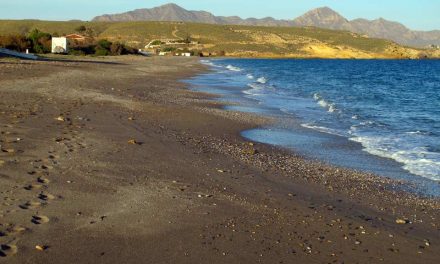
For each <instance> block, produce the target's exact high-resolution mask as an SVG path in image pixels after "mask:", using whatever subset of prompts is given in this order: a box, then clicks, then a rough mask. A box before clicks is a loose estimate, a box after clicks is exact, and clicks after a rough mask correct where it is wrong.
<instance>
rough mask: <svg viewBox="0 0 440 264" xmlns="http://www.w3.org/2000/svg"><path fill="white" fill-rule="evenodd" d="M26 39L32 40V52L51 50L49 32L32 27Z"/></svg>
mask: <svg viewBox="0 0 440 264" xmlns="http://www.w3.org/2000/svg"><path fill="white" fill-rule="evenodd" d="M28 39H29V40H30V41H31V42H32V49H33V51H34V52H36V53H48V52H50V51H51V45H52V36H51V35H50V34H49V33H45V32H41V31H40V30H38V29H34V30H32V31H31V32H30V33H29V34H28Z"/></svg>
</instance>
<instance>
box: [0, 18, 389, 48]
mask: <svg viewBox="0 0 440 264" xmlns="http://www.w3.org/2000/svg"><path fill="white" fill-rule="evenodd" d="M34 28H38V29H39V30H40V31H41V32H48V33H49V34H51V35H55V34H57V35H65V34H71V33H75V32H78V33H82V34H84V35H87V36H93V37H95V38H97V39H107V40H108V41H109V42H113V43H123V44H126V45H129V46H133V47H136V48H143V47H144V46H145V45H146V44H147V43H149V42H150V41H151V40H155V39H156V40H160V39H176V38H179V39H180V40H181V41H182V42H185V43H189V42H191V41H196V42H199V43H200V44H202V45H206V46H205V47H203V48H201V49H203V50H204V51H207V52H215V51H226V52H227V53H239V52H254V53H272V54H279V55H283V54H292V53H295V54H301V53H303V52H304V51H303V49H304V47H305V46H307V45H310V44H317V43H318V44H319V43H321V44H326V45H329V46H335V47H336V46H339V47H348V48H352V49H356V50H360V51H363V52H367V53H368V52H369V53H382V52H385V51H386V49H387V48H388V47H389V46H390V45H392V44H393V43H392V42H390V41H388V40H382V39H374V38H367V37H363V36H360V35H357V34H353V33H350V32H346V31H334V30H326V29H318V28H295V27H251V26H230V25H210V24H196V23H177V22H83V21H72V22H54V21H37V20H24V21H18V20H17V21H14V20H3V21H0V35H10V34H12V35H15V36H18V35H26V34H28V32H30V31H31V30H32V29H34ZM189 36H191V37H189ZM43 39H44V38H43V37H42V38H41V39H40V41H37V42H39V43H40V44H42V45H44V41H42V40H43ZM33 43H35V42H33ZM101 44H103V45H101ZM120 45H122V44H120ZM153 45H159V41H157V44H156V43H155V42H154V43H153ZM34 48H35V49H39V47H34ZM112 50H113V51H112ZM199 50H200V49H199ZM95 52H96V54H100V55H101V54H113V53H120V52H121V50H120V48H118V47H116V46H114V47H113V48H112V47H111V46H109V45H108V43H97V44H96V50H95ZM85 53H88V52H85ZM122 53H123V51H122Z"/></svg>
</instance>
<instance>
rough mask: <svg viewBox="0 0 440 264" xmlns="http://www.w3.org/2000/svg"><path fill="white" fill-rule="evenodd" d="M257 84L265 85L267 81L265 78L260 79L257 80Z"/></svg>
mask: <svg viewBox="0 0 440 264" xmlns="http://www.w3.org/2000/svg"><path fill="white" fill-rule="evenodd" d="M257 82H259V83H261V84H266V83H267V79H266V78H265V77H260V78H258V79H257Z"/></svg>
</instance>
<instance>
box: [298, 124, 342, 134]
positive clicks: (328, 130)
mask: <svg viewBox="0 0 440 264" xmlns="http://www.w3.org/2000/svg"><path fill="white" fill-rule="evenodd" d="M301 126H302V127H304V128H308V129H313V130H316V131H319V132H322V133H326V134H331V135H335V136H341V137H344V136H346V135H345V133H343V132H341V131H338V130H336V129H331V128H328V127H323V126H316V125H312V124H301Z"/></svg>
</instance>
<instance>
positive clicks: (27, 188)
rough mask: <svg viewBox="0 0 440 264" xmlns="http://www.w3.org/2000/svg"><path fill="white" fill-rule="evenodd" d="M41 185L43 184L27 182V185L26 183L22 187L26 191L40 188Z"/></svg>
mask: <svg viewBox="0 0 440 264" xmlns="http://www.w3.org/2000/svg"><path fill="white" fill-rule="evenodd" d="M42 187H43V185H40V184H29V185H26V186H25V187H24V189H25V190H27V191H32V190H38V189H41V188H42Z"/></svg>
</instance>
